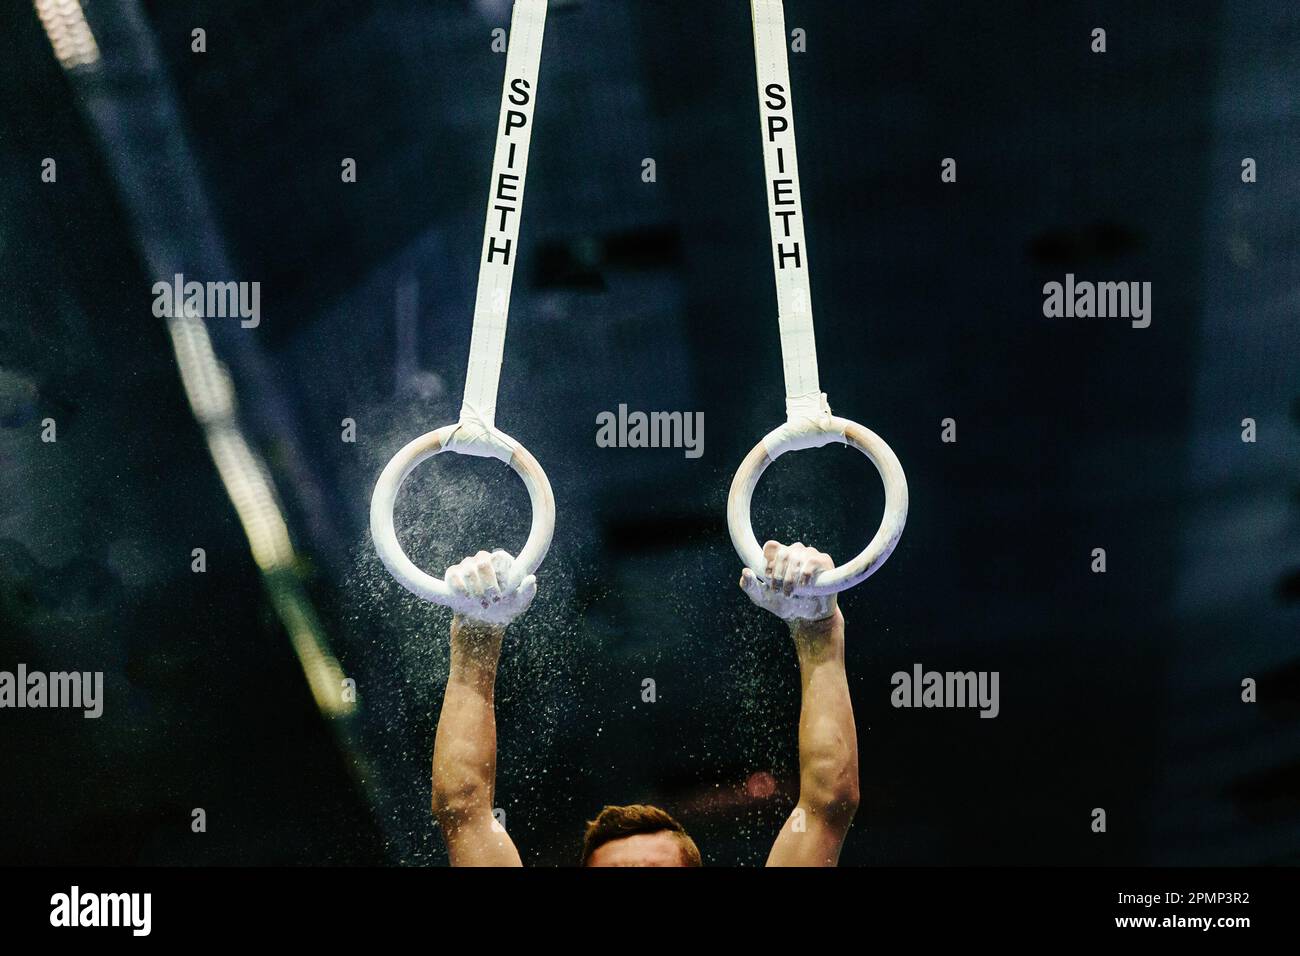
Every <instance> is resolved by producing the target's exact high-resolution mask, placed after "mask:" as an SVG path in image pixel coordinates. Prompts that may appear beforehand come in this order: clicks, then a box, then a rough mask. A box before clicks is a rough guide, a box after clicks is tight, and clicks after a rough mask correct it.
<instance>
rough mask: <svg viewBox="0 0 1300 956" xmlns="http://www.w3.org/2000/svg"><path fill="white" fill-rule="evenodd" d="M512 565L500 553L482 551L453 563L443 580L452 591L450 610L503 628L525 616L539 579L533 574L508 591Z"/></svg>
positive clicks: (505, 556) (508, 559)
mask: <svg viewBox="0 0 1300 956" xmlns="http://www.w3.org/2000/svg"><path fill="white" fill-rule="evenodd" d="M513 563H514V558H512V557H511V556H510V555H509V554H507V553H506V552H505V551H501V550H497V551H493V552H492V553H491V554H488V553H487V552H486V551H480V552H479V553H478V554H476V555H474V556H472V557H468V558H466V559H465V560H464V561H461V562H460V563H459V564H453V565H452V566H451V567H449V568H448V569H447V574H446V576H445V578H444V580H445V581H446V582H447V586H448V587H449V588H450V589H451V592H452V600H451V602H450V603H451V609H452V610H453V611H455V612H456V613H457V614H459V615H461V616H462V617H467V618H470V619H472V620H475V621H480V622H482V623H484V624H495V625H501V626H504V625H506V624H509V623H510V622H511V621H513V620H514V619H515V618H516V617H518V616H519V615H520V614H523V613H524V611H526V610H528V605H530V604H531V603H532V602H533V597H534V596H536V594H537V577H536V576H535V575H532V574H530V575H528V576H527V577H526V578H524V579H523V580H522V581H520V582H519V586H518V587H517V588H514V589H513V590H510V589H508V588H507V585H506V579H507V578H508V577H509V574H510V566H511V564H513Z"/></svg>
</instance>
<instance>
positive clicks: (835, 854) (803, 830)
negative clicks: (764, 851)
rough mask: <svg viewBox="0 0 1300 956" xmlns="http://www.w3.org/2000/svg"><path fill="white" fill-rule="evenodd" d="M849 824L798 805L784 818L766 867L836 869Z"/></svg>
mask: <svg viewBox="0 0 1300 956" xmlns="http://www.w3.org/2000/svg"><path fill="white" fill-rule="evenodd" d="M847 833H848V825H847V824H841V823H840V822H838V821H836V820H833V819H830V818H829V817H827V816H826V815H825V814H819V813H816V812H814V811H813V810H812V809H810V808H808V807H806V806H805V805H804V804H802V803H801V804H799V806H797V807H795V808H794V810H793V811H792V812H791V813H790V816H789V817H788V818H787V819H786V821H785V824H784V826H782V827H781V832H780V833H779V834H778V835H777V838H776V842H775V843H773V844H772V852H771V853H770V854H768V857H767V865H768V866H838V865H839V861H840V848H841V847H842V846H844V837H845V835H846V834H847Z"/></svg>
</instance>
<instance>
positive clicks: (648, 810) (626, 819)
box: [582, 803, 704, 866]
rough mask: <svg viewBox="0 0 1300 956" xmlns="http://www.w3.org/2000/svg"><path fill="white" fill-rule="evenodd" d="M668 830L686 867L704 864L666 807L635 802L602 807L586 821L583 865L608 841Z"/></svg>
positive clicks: (583, 839)
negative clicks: (664, 808)
mask: <svg viewBox="0 0 1300 956" xmlns="http://www.w3.org/2000/svg"><path fill="white" fill-rule="evenodd" d="M661 832H666V833H671V834H672V835H673V836H675V837H677V842H679V843H680V844H681V845H682V862H683V863H685V864H686V865H687V866H703V865H704V864H703V863H702V862H701V861H700V848H699V847H697V846H696V845H695V841H694V840H692V839H691V838H690V836H689V834H687V832H686V828H685V827H684V826H682V825H681V824H680V823H678V822H677V821H676V820H675V819H673V817H672V815H671V814H670V813H668V812H667V811H666V810H660V809H659V808H658V807H652V806H648V805H646V804H643V803H634V804H631V805H630V806H626V807H605V808H604V809H603V810H601V811H600V813H598V814H597V815H596V819H594V820H589V821H588V822H587V833H586V835H585V836H583V838H582V865H583V866H586V865H587V863H588V861H590V860H591V855H592V854H593V853H595V852H596V851H597V850H598V849H600V848H601V847H602V846H604V845H605V844H606V843H609V842H610V841H611V840H621V839H622V838H623V837H630V836H635V835H636V834H638V833H661Z"/></svg>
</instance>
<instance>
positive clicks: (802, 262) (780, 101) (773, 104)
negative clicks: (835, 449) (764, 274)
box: [750, 0, 831, 451]
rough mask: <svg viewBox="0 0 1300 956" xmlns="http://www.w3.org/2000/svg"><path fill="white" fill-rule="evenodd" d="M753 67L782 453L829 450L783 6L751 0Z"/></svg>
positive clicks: (827, 410) (775, 1) (773, 0)
mask: <svg viewBox="0 0 1300 956" xmlns="http://www.w3.org/2000/svg"><path fill="white" fill-rule="evenodd" d="M750 10H751V13H752V15H753V20H754V62H755V66H756V68H757V74H758V113H759V119H760V128H761V132H762V137H763V169H764V172H765V174H766V176H765V179H766V182H765V186H766V191H767V211H768V224H769V225H770V226H771V230H772V268H773V271H774V272H775V273H776V305H777V321H778V323H779V325H780V329H781V360H782V364H783V366H784V369H785V414H786V424H785V426H783V428H782V429H778V431H780V432H781V433H782V434H781V436H780V441H779V442H777V441H774V442H773V448H775V447H777V446H778V444H779V446H780V447H781V450H782V451H788V450H790V449H791V448H808V447H814V446H816V445H822V444H826V442H827V441H829V440H831V439H829V438H827V437H826V435H825V429H826V427H827V424H828V422H829V420H830V414H831V411H830V406H829V405H827V403H826V395H825V394H824V393H823V392H822V390H821V386H820V384H819V383H818V380H817V343H816V340H815V337H814V334H813V316H812V298H811V295H810V293H809V285H808V247H807V243H806V242H805V241H804V232H803V197H802V194H801V193H800V190H799V157H798V155H797V152H796V149H795V138H794V108H793V106H792V104H791V97H790V67H789V63H788V61H787V58H786V33H785V12H784V9H783V6H782V3H781V0H751V2H750Z"/></svg>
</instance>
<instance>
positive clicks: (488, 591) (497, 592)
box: [474, 551, 501, 607]
mask: <svg viewBox="0 0 1300 956" xmlns="http://www.w3.org/2000/svg"><path fill="white" fill-rule="evenodd" d="M474 570H475V572H476V573H477V574H478V579H479V583H480V584H482V586H483V593H482V597H481V598H480V599H479V603H480V604H481V605H482V606H483V607H487V606H488V605H489V604H497V603H499V602H500V601H501V583H500V581H498V580H497V572H496V568H495V567H494V566H493V563H492V556H491V555H490V554H488V553H487V552H486V551H480V552H479V553H478V554H476V555H474Z"/></svg>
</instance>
